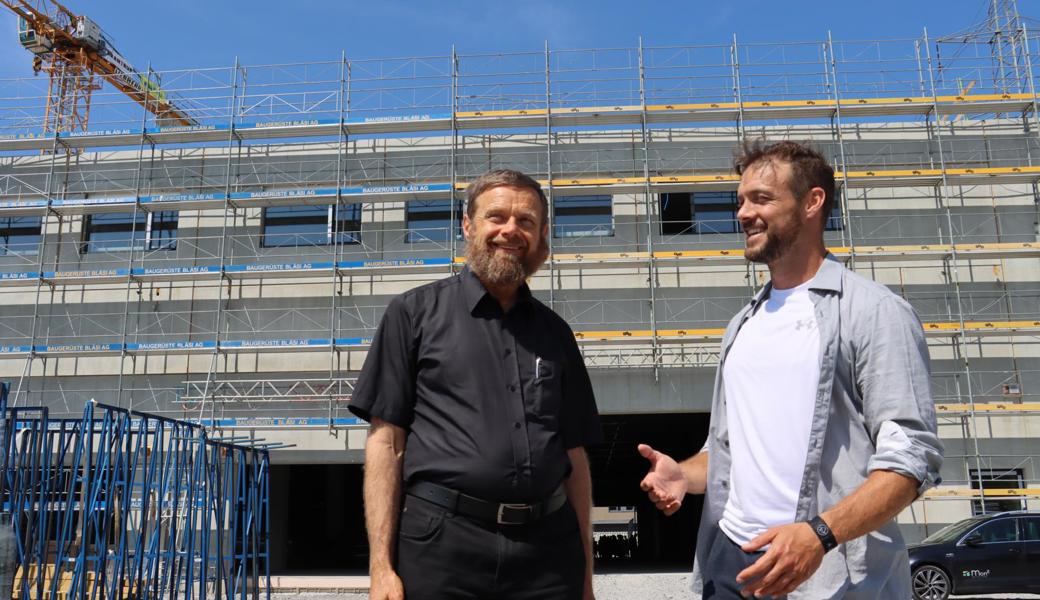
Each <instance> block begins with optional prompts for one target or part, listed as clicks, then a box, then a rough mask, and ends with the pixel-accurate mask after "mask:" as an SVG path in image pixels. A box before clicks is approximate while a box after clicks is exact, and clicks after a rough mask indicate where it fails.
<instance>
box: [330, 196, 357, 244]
mask: <svg viewBox="0 0 1040 600" xmlns="http://www.w3.org/2000/svg"><path fill="white" fill-rule="evenodd" d="M333 212H335V213H336V224H335V226H336V227H335V232H336V243H337V244H360V243H361V204H360V203H353V204H341V205H339V207H337V208H335V210H334V211H333Z"/></svg>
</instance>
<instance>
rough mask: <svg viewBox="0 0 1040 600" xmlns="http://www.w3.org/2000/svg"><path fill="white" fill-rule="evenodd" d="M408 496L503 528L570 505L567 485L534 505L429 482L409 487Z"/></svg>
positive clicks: (530, 520)
mask: <svg viewBox="0 0 1040 600" xmlns="http://www.w3.org/2000/svg"><path fill="white" fill-rule="evenodd" d="M407 493H408V495H410V496H415V497H416V498H421V499H423V500H426V501H427V502H431V503H433V504H436V505H437V506H440V507H441V508H446V509H448V510H449V511H451V512H453V513H455V514H459V515H465V516H467V517H473V518H475V519H480V520H482V521H489V522H491V523H498V524H499V525H526V524H528V523H534V522H535V521H537V520H538V519H541V518H542V517H544V516H547V515H550V514H552V513H554V512H556V511H557V510H559V509H560V507H561V506H563V505H564V503H565V502H567V493H566V492H565V491H564V489H563V484H562V483H561V484H560V487H558V488H556V491H555V492H553V493H552V495H551V496H549V497H548V498H546V499H545V500H542V501H540V502H533V503H531V504H508V503H500V502H490V501H488V500H481V499H480V498H474V497H473V496H468V495H466V494H463V493H461V492H456V491H455V490H453V489H451V488H446V487H444V486H442V485H437V484H436V483H430V482H428V481H417V482H415V483H412V484H410V485H409V486H408V490H407Z"/></svg>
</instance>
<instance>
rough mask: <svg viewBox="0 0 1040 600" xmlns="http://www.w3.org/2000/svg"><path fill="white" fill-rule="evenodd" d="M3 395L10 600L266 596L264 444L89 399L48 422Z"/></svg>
mask: <svg viewBox="0 0 1040 600" xmlns="http://www.w3.org/2000/svg"><path fill="white" fill-rule="evenodd" d="M7 390H8V388H7V385H6V384H4V385H3V387H2V388H0V415H2V417H3V418H2V419H0V420H2V424H3V425H2V426H0V449H2V455H0V501H2V502H0V514H3V515H4V519H10V521H11V523H12V525H13V527H14V530H15V534H16V535H15V537H16V542H17V559H18V565H19V571H18V575H17V576H16V591H15V597H16V598H40V599H43V598H49V599H50V600H57V599H58V598H59V595H63V596H64V597H66V598H70V599H78V600H87V599H90V600H98V599H100V598H105V599H106V600H122V599H124V598H149V599H159V600H162V599H166V598H169V599H171V600H173V599H177V600H180V599H182V598H186V599H196V598H197V599H198V600H207V599H209V598H216V599H218V600H219V599H224V598H226V599H228V600H246V599H248V598H251V599H253V600H258V599H259V598H260V597H261V593H262V592H261V589H264V590H266V591H265V592H263V593H264V597H265V598H268V599H269V598H270V585H269V582H270V565H269V557H270V551H269V545H270V536H269V531H270V515H269V511H268V495H269V492H270V481H269V473H270V457H269V453H268V449H267V448H268V446H267V445H263V444H261V445H245V444H243V443H242V442H243V441H245V440H239V439H233V440H220V439H210V438H209V437H208V435H207V432H206V430H205V429H204V428H203V427H201V426H199V425H198V424H195V423H190V422H187V421H179V420H176V419H170V418H166V417H160V416H156V415H151V414H146V413H139V412H134V411H129V410H126V409H124V408H120V407H116V406H107V405H104V404H97V403H93V402H91V403H88V404H87V405H86V406H85V407H84V409H83V418H82V419H50V418H49V414H48V411H47V409H46V407H15V408H7ZM262 582H263V583H266V584H267V585H262Z"/></svg>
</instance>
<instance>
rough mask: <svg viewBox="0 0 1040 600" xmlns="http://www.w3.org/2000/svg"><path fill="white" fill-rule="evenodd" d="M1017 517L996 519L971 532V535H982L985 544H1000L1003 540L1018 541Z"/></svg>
mask: <svg viewBox="0 0 1040 600" xmlns="http://www.w3.org/2000/svg"><path fill="white" fill-rule="evenodd" d="M1015 521H1016V519H994V520H992V521H989V522H987V523H985V524H983V525H980V526H979V528H978V529H976V530H975V531H973V532H971V534H970V535H978V536H981V537H982V543H983V544H999V543H1001V542H1017V541H1018V527H1017V525H1016V524H1015Z"/></svg>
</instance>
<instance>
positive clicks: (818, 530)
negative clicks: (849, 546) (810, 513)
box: [807, 515, 838, 553]
mask: <svg viewBox="0 0 1040 600" xmlns="http://www.w3.org/2000/svg"><path fill="white" fill-rule="evenodd" d="M807 523H809V527H812V530H813V533H815V534H816V537H817V538H819V540H820V544H822V545H823V551H824V553H827V552H830V551H831V550H833V549H834V548H836V547H837V546H838V540H837V539H836V538H835V537H834V532H833V531H831V528H830V526H829V525H827V523H826V522H825V521H824V520H823V519H821V518H820V517H819V515H817V516H815V517H813V518H811V519H809V520H808V521H807Z"/></svg>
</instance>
